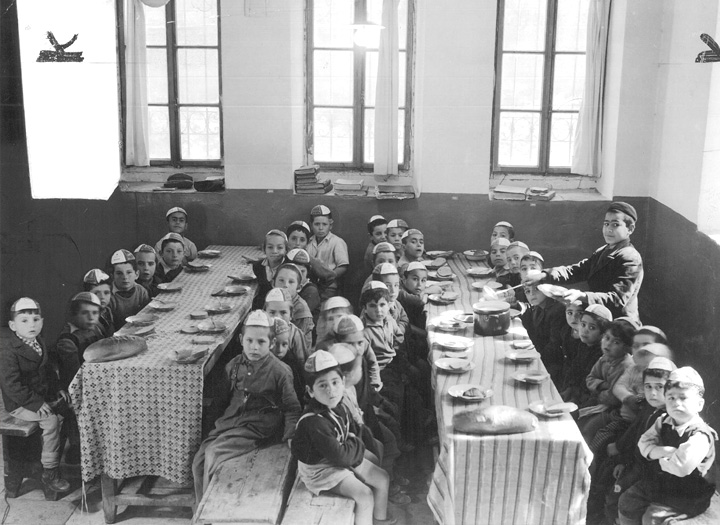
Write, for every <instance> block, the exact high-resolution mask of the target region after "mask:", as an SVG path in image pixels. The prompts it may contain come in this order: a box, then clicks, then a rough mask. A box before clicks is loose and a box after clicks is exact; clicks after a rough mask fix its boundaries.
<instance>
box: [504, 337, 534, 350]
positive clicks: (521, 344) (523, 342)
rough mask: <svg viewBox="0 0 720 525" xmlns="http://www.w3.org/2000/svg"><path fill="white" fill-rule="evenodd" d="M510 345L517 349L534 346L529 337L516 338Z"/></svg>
mask: <svg viewBox="0 0 720 525" xmlns="http://www.w3.org/2000/svg"><path fill="white" fill-rule="evenodd" d="M510 345H511V346H512V347H513V348H515V349H517V350H527V349H529V348H534V345H533V342H532V341H531V340H530V339H518V340H517V341H513V342H512V343H510Z"/></svg>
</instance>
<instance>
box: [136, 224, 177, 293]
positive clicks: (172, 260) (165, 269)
mask: <svg viewBox="0 0 720 525" xmlns="http://www.w3.org/2000/svg"><path fill="white" fill-rule="evenodd" d="M183 253H184V248H183V242H182V237H181V236H180V235H178V234H177V233H168V234H167V235H166V236H165V237H163V239H162V241H161V242H160V264H159V265H158V267H157V269H156V270H155V276H154V277H153V281H154V284H155V287H157V285H158V284H162V283H169V282H172V281H173V280H174V279H175V277H177V276H178V275H180V274H181V273H182V271H183V266H182V264H183ZM138 268H139V266H138Z"/></svg>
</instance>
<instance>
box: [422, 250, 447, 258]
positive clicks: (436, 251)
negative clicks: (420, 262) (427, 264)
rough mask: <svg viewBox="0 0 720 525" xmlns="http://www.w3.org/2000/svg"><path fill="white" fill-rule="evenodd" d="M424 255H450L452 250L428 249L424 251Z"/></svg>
mask: <svg viewBox="0 0 720 525" xmlns="http://www.w3.org/2000/svg"><path fill="white" fill-rule="evenodd" d="M425 255H427V256H428V257H432V258H433V259H435V258H436V257H445V258H447V257H452V255H453V251H452V250H445V251H443V250H430V251H429V252H425Z"/></svg>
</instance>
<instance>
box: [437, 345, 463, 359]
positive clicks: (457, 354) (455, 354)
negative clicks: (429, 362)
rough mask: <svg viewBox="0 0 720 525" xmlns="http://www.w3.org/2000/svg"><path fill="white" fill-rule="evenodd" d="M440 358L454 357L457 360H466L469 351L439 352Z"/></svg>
mask: <svg viewBox="0 0 720 525" xmlns="http://www.w3.org/2000/svg"><path fill="white" fill-rule="evenodd" d="M440 357H456V358H458V359H468V358H469V357H470V349H469V348H466V349H465V350H453V351H452V352H447V351H445V352H440Z"/></svg>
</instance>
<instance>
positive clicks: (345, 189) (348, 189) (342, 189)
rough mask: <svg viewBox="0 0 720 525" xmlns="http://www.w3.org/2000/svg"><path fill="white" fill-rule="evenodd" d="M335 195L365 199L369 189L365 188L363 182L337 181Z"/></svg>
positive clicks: (334, 185)
mask: <svg viewBox="0 0 720 525" xmlns="http://www.w3.org/2000/svg"><path fill="white" fill-rule="evenodd" d="M333 187H334V188H335V195H344V196H346V197H364V196H365V195H367V188H365V187H364V186H363V180H362V179H360V180H351V179H337V180H336V181H335V184H333Z"/></svg>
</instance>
